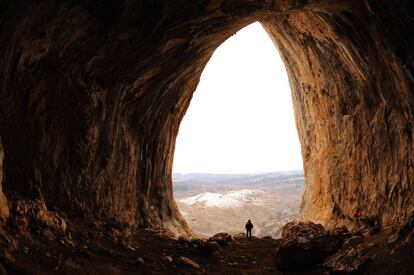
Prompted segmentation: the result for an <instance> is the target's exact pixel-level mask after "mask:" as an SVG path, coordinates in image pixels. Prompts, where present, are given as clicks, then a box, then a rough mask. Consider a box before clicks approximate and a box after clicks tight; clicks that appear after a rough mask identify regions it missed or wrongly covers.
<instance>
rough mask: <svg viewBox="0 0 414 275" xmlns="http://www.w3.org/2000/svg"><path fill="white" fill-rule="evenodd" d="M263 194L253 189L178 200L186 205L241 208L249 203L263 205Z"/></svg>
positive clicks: (203, 194) (204, 194)
mask: <svg viewBox="0 0 414 275" xmlns="http://www.w3.org/2000/svg"><path fill="white" fill-rule="evenodd" d="M264 194H265V192H263V191H260V190H254V189H243V190H238V191H229V192H226V193H223V194H221V193H210V192H206V193H202V194H199V195H197V196H193V197H189V198H186V199H182V200H180V202H182V203H184V204H187V205H195V204H201V205H204V206H207V207H219V208H230V207H241V206H242V205H245V204H248V203H251V204H254V205H261V204H262V203H263V199H262V197H263V195H264Z"/></svg>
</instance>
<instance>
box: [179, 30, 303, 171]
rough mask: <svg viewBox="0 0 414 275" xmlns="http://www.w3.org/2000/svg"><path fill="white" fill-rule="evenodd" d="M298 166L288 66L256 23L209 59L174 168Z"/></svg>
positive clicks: (272, 168)
mask: <svg viewBox="0 0 414 275" xmlns="http://www.w3.org/2000/svg"><path fill="white" fill-rule="evenodd" d="M296 169H302V157H301V153H300V145H299V139H298V135H297V131H296V127H295V121H294V115H293V107H292V99H291V93H290V87H289V83H288V79H287V73H286V69H285V67H284V64H283V62H282V60H281V59H280V56H279V53H278V51H277V49H276V47H275V46H274V45H273V43H272V41H271V39H270V38H269V36H268V35H267V33H266V31H265V30H264V29H263V28H262V26H261V25H260V24H259V23H254V24H252V25H249V26H247V27H246V28H244V29H242V30H241V31H239V32H238V33H237V34H236V35H234V36H232V37H230V38H229V39H228V40H227V41H226V42H225V43H223V44H222V45H221V46H220V47H219V48H218V49H217V50H216V51H215V53H214V55H213V57H212V58H211V59H210V61H209V62H208V64H207V66H206V68H205V70H204V72H203V74H202V76H201V81H200V83H199V85H198V88H197V90H196V92H195V93H194V97H193V99H192V101H191V104H190V107H189V109H188V111H187V113H186V115H185V117H184V119H183V121H182V123H181V126H180V132H179V134H178V137H177V144H176V148H175V156H174V172H181V173H189V172H208V173H256V172H270V171H281V170H296Z"/></svg>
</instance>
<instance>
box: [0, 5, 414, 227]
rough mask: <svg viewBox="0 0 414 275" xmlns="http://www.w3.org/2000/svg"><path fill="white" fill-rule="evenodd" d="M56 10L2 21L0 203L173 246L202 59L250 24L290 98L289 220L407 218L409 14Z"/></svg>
mask: <svg viewBox="0 0 414 275" xmlns="http://www.w3.org/2000/svg"><path fill="white" fill-rule="evenodd" d="M66 2H67V1H62V2H59V3H54V4H53V5H51V4H50V3H51V1H50V0H45V1H35V2H33V3H30V4H27V5H17V4H15V3H14V2H13V1H7V2H6V4H4V5H5V6H6V7H8V8H7V9H0V12H1V13H2V14H1V16H0V17H1V21H2V24H0V35H1V38H2V39H0V51H1V52H2V54H3V56H4V58H3V59H2V60H1V61H0V70H1V71H0V72H1V73H0V75H1V76H2V81H1V83H2V84H1V85H0V114H1V115H0V118H1V119H0V134H1V138H2V139H1V140H2V143H3V147H4V154H5V160H6V161H5V162H4V163H5V167H4V169H5V173H4V174H5V180H4V189H5V190H11V191H16V192H18V193H21V194H24V195H26V196H28V197H32V198H33V197H41V198H43V199H44V200H45V201H46V203H47V204H48V205H49V206H53V207H56V208H59V209H62V210H64V211H66V212H67V213H68V214H70V215H74V216H76V215H87V216H92V217H109V218H116V219H117V220H119V221H121V222H126V223H128V224H131V225H135V226H155V227H164V228H171V229H174V228H176V230H178V231H180V230H181V231H186V223H185V221H184V220H183V219H182V217H181V215H180V214H179V212H178V210H177V207H176V205H175V202H174V199H173V194H172V163H173V156H174V145H175V138H176V136H177V133H178V128H179V124H180V121H181V119H182V118H183V115H184V113H185V111H186V109H187V107H188V104H189V102H190V101H191V97H192V93H193V92H194V90H195V88H196V86H197V83H198V81H199V78H200V75H201V72H202V70H203V68H204V66H205V65H206V63H207V62H208V60H209V58H210V57H211V55H212V54H213V52H214V50H215V49H216V48H217V47H218V46H219V45H221V44H222V43H223V41H225V40H226V39H227V38H228V37H230V36H231V35H232V34H233V33H235V32H237V31H238V30H239V29H241V28H242V27H244V26H246V25H248V24H250V23H252V22H254V21H259V22H261V23H262V25H263V26H264V28H265V29H266V31H267V32H268V33H269V35H270V37H271V38H272V40H273V41H274V42H275V45H276V46H277V47H278V49H279V52H280V53H281V56H282V59H283V60H284V63H285V65H286V68H287V71H288V75H289V81H290V85H291V88H292V98H293V106H294V110H295V117H296V122H297V123H296V124H297V128H298V133H299V138H300V142H301V148H302V154H303V160H304V171H305V178H306V188H305V193H304V196H303V202H302V206H301V209H302V210H301V215H302V217H303V218H304V219H310V220H313V221H317V222H321V223H323V224H325V225H327V226H336V225H341V224H345V225H356V226H358V225H359V224H360V223H363V221H364V220H369V221H371V222H372V221H378V222H380V223H381V224H383V225H384V226H386V225H392V224H394V223H399V222H401V221H403V220H404V219H405V218H406V217H407V216H408V215H410V213H411V212H412V211H413V210H414V207H413V205H414V196H412V194H413V183H412V181H410V179H412V178H414V169H413V163H414V161H413V159H412V158H413V155H412V154H411V153H410V152H411V151H412V140H413V131H412V121H413V117H414V114H413V112H414V111H413V110H414V108H413V107H412V102H413V95H412V90H413V88H412V87H414V84H413V77H412V76H413V75H414V74H413V73H412V72H413V71H414V70H413V56H412V44H413V42H412V41H414V38H413V35H414V34H412V33H410V32H407V31H406V30H407V29H410V28H411V29H412V28H413V24H414V23H413V21H412V19H411V17H412V16H411V14H412V7H411V6H410V5H409V4H408V3H409V2H408V1H399V2H398V3H395V1H394V2H393V1H357V0H352V1H324V0H321V1H302V0H301V1H298V0H285V1H250V0H249V1H247V0H241V1H224V2H223V1H215V0H212V1H187V3H183V4H182V5H180V6H175V5H173V4H172V3H169V2H168V3H167V2H165V3H164V2H162V1H157V5H150V4H148V3H147V6H145V11H148V13H146V14H145V15H143V12H142V10H143V7H142V5H141V4H139V3H138V2H137V5H133V4H131V3H132V2H135V1H132V2H129V1H126V2H128V4H125V3H126V2H123V1H109V2H108V3H109V4H106V3H103V4H100V2H99V1H98V2H99V3H98V2H96V3H92V2H91V3H90V4H88V5H85V4H84V3H83V1H80V2H79V1H77V2H76V1H75V2H73V1H71V3H70V4H67V3H66ZM72 2H73V3H72ZM78 2H79V3H78ZM115 2H116V3H115ZM144 2H145V1H144ZM123 3H124V4H125V5H123ZM47 14H48V15H47ZM68 17H70V18H71V20H67V18H68ZM23 19H24V20H23ZM56 26H60V27H59V28H56ZM401 33H404V34H405V35H404V36H402V35H400V34H401ZM10 38H11V39H10ZM74 114H76V115H74ZM385 160H392V161H385Z"/></svg>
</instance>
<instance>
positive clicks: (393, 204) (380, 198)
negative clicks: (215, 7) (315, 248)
mask: <svg viewBox="0 0 414 275" xmlns="http://www.w3.org/2000/svg"><path fill="white" fill-rule="evenodd" d="M413 15H414V10H413V9H412V7H410V6H408V5H407V4H406V2H404V1H403V2H399V3H398V4H396V3H390V2H387V1H379V2H376V3H373V2H372V1H365V2H364V1H358V2H355V3H352V2H351V1H350V2H348V3H346V4H343V5H335V6H330V7H325V8H324V9H320V8H319V7H317V6H312V5H310V6H309V7H308V8H307V9H305V10H303V11H297V12H292V13H289V14H287V15H285V16H279V17H276V18H272V19H270V20H268V21H266V22H265V23H264V24H265V26H266V28H267V29H268V31H269V33H270V35H271V36H272V37H273V38H274V40H275V42H276V45H278V47H279V50H280V51H281V53H282V54H283V56H284V60H285V64H286V66H287V69H288V71H289V76H290V82H291V87H292V93H293V95H292V96H293V100H294V106H295V114H296V119H297V127H298V130H299V136H300V140H301V144H302V153H303V158H304V167H305V176H306V191H305V194H304V197H303V203H302V215H303V218H305V219H312V220H316V221H319V222H323V223H324V224H327V225H331V226H334V225H338V224H342V223H344V224H348V225H352V224H353V225H363V224H366V223H368V224H374V223H376V222H379V223H380V224H383V225H391V224H393V223H396V222H397V223H398V222H402V221H403V220H404V219H405V218H406V216H407V215H409V214H410V213H411V212H412V211H413V210H414V197H413V196H412V194H413V191H414V184H413V182H412V180H411V179H412V178H413V176H414V174H413V160H414V159H413V157H414V155H413V143H412V140H413V133H412V127H413V125H412V123H413V111H414V109H413V103H414V101H413V99H414V98H413V75H412V72H413V70H412V69H413V58H412V57H413V55H412V50H410V47H411V46H412V45H413V42H414V35H413V33H409V34H408V33H406V31H405V30H408V29H411V28H412V27H413V26H414V25H413V24H414V21H413V20H412V17H411V16H413ZM402 33H405V34H404V35H402ZM409 194H411V195H409Z"/></svg>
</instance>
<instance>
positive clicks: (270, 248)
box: [0, 201, 414, 275]
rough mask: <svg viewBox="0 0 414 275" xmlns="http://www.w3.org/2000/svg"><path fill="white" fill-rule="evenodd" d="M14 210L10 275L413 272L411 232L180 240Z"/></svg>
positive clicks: (2, 247)
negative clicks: (21, 221)
mask: <svg viewBox="0 0 414 275" xmlns="http://www.w3.org/2000/svg"><path fill="white" fill-rule="evenodd" d="M11 209H12V211H11V213H12V214H11V217H10V218H9V223H8V225H7V228H5V229H4V230H3V231H2V233H1V234H0V236H1V238H0V261H1V265H0V271H1V270H3V269H4V270H5V271H6V272H7V274H100V275H103V274H295V272H302V274H338V273H339V274H348V273H356V274H358V273H359V274H389V272H390V271H391V270H392V272H394V273H393V274H411V273H410V272H411V270H412V268H414V264H413V262H412V258H413V256H414V254H413V251H414V250H413V248H414V237H413V236H414V234H413V231H412V228H408V229H407V228H403V229H404V230H401V229H399V228H395V229H391V228H388V229H383V230H380V231H372V230H371V231H370V230H369V229H366V230H365V231H361V230H359V231H353V232H348V231H347V230H346V229H344V228H340V229H336V230H334V231H328V230H325V229H324V228H323V227H322V226H321V225H317V224H314V223H311V222H294V223H289V224H287V225H286V226H285V227H284V230H283V238H282V239H272V238H269V237H267V238H256V237H253V238H243V237H242V236H241V235H240V236H237V237H233V236H231V235H229V234H226V233H219V234H216V235H215V236H212V237H211V238H205V239H186V238H178V239H177V238H172V235H171V234H169V232H166V231H163V230H159V229H154V228H148V229H134V228H130V227H128V226H127V225H125V224H120V223H117V222H116V221H114V220H105V221H104V220H90V221H88V220H85V219H79V220H71V221H70V222H69V221H68V220H67V218H64V216H63V215H61V214H59V213H58V212H54V211H50V210H48V209H47V208H46V206H44V205H42V203H41V202H39V201H32V202H30V201H14V202H12V208H11ZM17 210H19V211H20V212H19V211H17ZM16 217H19V219H17V218H16ZM22 217H23V218H22ZM22 219H24V220H25V221H26V223H25V227H24V229H25V230H26V233H25V234H20V233H21V232H23V231H20V230H21V229H22V228H20V227H18V226H21V225H20V223H19V222H18V221H20V220H22ZM51 221H54V222H51ZM63 224H64V225H65V226H62V225H63ZM16 232H19V234H17V233H16ZM367 232H370V233H369V234H368V233H367ZM282 270H284V271H282ZM395 272H397V273H395ZM0 274H3V273H0Z"/></svg>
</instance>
